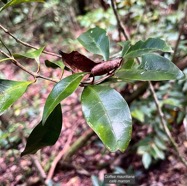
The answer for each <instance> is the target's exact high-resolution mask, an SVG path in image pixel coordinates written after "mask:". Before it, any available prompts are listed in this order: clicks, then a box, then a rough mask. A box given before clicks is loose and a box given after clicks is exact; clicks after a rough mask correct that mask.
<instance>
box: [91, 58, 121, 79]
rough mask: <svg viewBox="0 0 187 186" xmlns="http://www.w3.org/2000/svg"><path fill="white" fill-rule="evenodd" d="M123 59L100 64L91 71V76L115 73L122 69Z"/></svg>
mask: <svg viewBox="0 0 187 186" xmlns="http://www.w3.org/2000/svg"><path fill="white" fill-rule="evenodd" d="M122 60H123V58H122V57H120V58H116V59H114V60H110V61H105V62H103V63H99V64H98V65H96V66H95V67H94V68H92V70H91V74H93V75H94V76H100V75H104V74H107V73H109V72H114V71H115V70H116V69H117V68H119V67H120V65H121V63H122Z"/></svg>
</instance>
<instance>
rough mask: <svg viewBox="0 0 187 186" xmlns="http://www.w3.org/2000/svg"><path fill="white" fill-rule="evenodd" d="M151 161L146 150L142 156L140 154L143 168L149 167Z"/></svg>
mask: <svg viewBox="0 0 187 186" xmlns="http://www.w3.org/2000/svg"><path fill="white" fill-rule="evenodd" d="M151 162H152V158H151V155H150V154H149V153H147V152H146V153H144V154H143V156H142V163H143V165H144V167H145V169H148V168H149V166H150V164H151Z"/></svg>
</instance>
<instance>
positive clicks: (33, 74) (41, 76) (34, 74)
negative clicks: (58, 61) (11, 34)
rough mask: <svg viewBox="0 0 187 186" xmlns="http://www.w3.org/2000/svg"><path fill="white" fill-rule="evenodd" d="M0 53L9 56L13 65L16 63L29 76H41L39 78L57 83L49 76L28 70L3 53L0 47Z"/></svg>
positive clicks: (35, 77)
mask: <svg viewBox="0 0 187 186" xmlns="http://www.w3.org/2000/svg"><path fill="white" fill-rule="evenodd" d="M0 53H2V54H3V55H4V56H6V57H7V58H9V59H10V60H11V61H12V63H13V64H14V65H16V66H17V67H19V68H21V69H22V70H23V71H25V72H27V73H28V74H30V75H31V76H33V78H34V79H37V78H41V79H45V80H48V81H52V82H54V83H57V82H58V81H57V80H53V79H51V78H48V77H45V76H43V75H40V74H37V73H34V72H32V71H30V70H28V69H27V68H25V67H24V66H23V65H22V64H20V63H19V62H18V61H17V60H16V59H15V58H14V57H13V56H9V55H8V54H7V53H5V52H4V51H3V50H1V49H0Z"/></svg>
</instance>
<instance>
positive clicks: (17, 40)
mask: <svg viewBox="0 0 187 186" xmlns="http://www.w3.org/2000/svg"><path fill="white" fill-rule="evenodd" d="M0 29H2V30H3V31H4V32H5V33H6V34H8V35H9V36H11V37H12V38H13V39H15V40H16V42H18V43H20V44H22V45H24V46H26V47H29V48H33V49H36V50H37V49H39V48H38V47H35V46H33V45H31V44H29V43H26V42H24V41H21V40H20V39H18V38H17V37H16V36H14V35H13V34H12V33H10V32H9V31H8V30H7V29H6V28H5V27H3V26H2V25H0ZM42 53H44V54H48V55H51V56H56V57H61V56H60V55H59V54H56V53H53V52H49V51H46V50H43V51H42Z"/></svg>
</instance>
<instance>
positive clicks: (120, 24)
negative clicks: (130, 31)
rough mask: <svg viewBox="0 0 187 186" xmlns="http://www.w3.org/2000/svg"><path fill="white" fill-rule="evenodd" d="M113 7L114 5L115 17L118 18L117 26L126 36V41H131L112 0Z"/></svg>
mask: <svg viewBox="0 0 187 186" xmlns="http://www.w3.org/2000/svg"><path fill="white" fill-rule="evenodd" d="M111 5H112V9H113V12H114V15H115V17H116V21H117V25H118V29H119V31H120V32H121V33H122V34H123V35H124V37H125V39H126V40H129V39H130V38H129V36H128V35H127V32H126V30H125V28H124V27H123V26H122V23H121V21H120V19H119V16H118V12H117V10H116V7H115V4H114V0H111Z"/></svg>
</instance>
